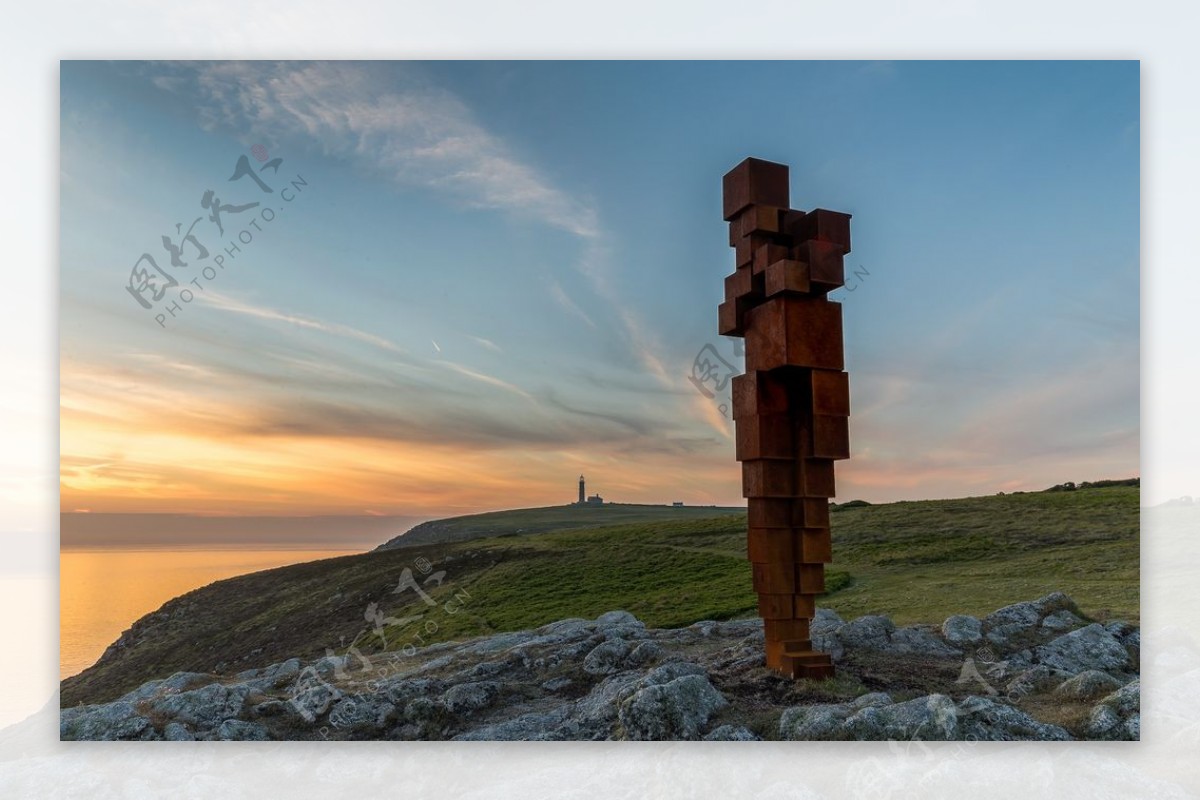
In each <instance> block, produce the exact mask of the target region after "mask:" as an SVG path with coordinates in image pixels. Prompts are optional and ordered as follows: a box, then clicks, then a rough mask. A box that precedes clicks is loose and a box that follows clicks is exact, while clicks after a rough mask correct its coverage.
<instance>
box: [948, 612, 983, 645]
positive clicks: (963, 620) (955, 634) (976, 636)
mask: <svg viewBox="0 0 1200 801" xmlns="http://www.w3.org/2000/svg"><path fill="white" fill-rule="evenodd" d="M942 636H943V637H945V638H946V641H947V642H949V643H952V644H954V645H974V644H975V643H977V642H979V641H980V640H982V639H983V623H981V622H980V620H979V618H977V617H972V616H971V615H951V616H950V617H948V618H946V620H945V622H943V623H942Z"/></svg>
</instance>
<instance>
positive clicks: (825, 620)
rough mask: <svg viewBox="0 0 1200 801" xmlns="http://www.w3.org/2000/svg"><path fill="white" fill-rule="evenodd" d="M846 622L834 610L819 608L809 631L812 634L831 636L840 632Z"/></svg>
mask: <svg viewBox="0 0 1200 801" xmlns="http://www.w3.org/2000/svg"><path fill="white" fill-rule="evenodd" d="M845 622H846V621H844V620H842V618H841V616H840V615H838V613H837V612H835V611H833V610H832V609H826V608H825V607H819V608H818V609H817V611H816V614H815V615H814V616H813V619H812V624H811V625H810V626H809V631H810V632H811V633H812V634H830V633H832V632H835V631H837V630H838V628H839V627H840V626H842V625H843V624H844V623H845Z"/></svg>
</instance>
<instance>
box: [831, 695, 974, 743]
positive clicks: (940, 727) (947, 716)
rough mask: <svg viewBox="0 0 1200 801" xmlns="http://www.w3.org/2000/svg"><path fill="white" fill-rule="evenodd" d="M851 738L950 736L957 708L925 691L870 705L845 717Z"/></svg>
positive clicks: (954, 729) (953, 733) (952, 736)
mask: <svg viewBox="0 0 1200 801" xmlns="http://www.w3.org/2000/svg"><path fill="white" fill-rule="evenodd" d="M843 728H844V731H845V734H846V736H847V737H848V738H849V739H852V740H953V739H955V738H956V735H957V733H958V709H957V707H956V706H955V704H954V701H952V700H951V699H950V698H948V697H946V696H944V695H938V694H935V695H927V696H923V697H921V698H914V699H912V700H911V701H904V702H903V703H899V704H892V705H890V706H872V707H868V708H867V709H863V710H862V711H860V712H856V713H855V714H854V715H852V716H851V717H850V718H848V719H847V720H846V723H845V725H844V727H843Z"/></svg>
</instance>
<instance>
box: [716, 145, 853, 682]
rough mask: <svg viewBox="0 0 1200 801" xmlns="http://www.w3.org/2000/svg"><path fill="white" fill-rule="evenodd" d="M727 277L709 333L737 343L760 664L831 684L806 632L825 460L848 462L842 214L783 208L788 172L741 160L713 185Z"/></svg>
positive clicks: (825, 546)
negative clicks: (726, 248) (724, 230)
mask: <svg viewBox="0 0 1200 801" xmlns="http://www.w3.org/2000/svg"><path fill="white" fill-rule="evenodd" d="M724 189H725V193H724V206H725V219H726V221H728V222H729V245H730V247H732V248H733V249H734V266H735V269H734V272H733V274H732V275H730V276H729V277H727V278H726V279H725V302H724V303H722V304H721V305H720V307H719V308H718V312H717V317H718V327H719V330H720V333H721V334H723V335H726V336H738V337H745V339H746V372H745V374H743V375H739V376H737V377H735V378H734V379H733V418H734V423H735V425H736V428H737V459H738V461H740V462H741V463H742V494H743V495H745V497H746V498H747V506H748V519H749V530H748V532H747V535H746V536H747V542H746V544H747V551H748V554H749V557H750V562H751V565H752V571H751V575H752V576H753V581H754V590H755V592H757V593H758V613H759V615H760V616H761V617H762V619H763V630H764V633H765V635H766V654H767V666H768V667H770V668H772V669H774V670H777V671H779V672H780V673H783V674H784V675H787V676H790V677H792V678H826V677H829V676H832V675H833V661H832V659H831V658H830V656H829V654H825V653H821V652H819V651H814V650H813V648H812V642H811V640H810V639H809V624H810V622H811V621H812V617H813V614H814V613H815V610H816V606H815V603H816V596H817V594H818V593H821V592H824V590H825V564H826V563H827V562H830V561H831V560H832V559H833V549H832V545H831V542H830V538H829V499H830V498H832V497H833V496H834V483H833V462H834V460H835V459H847V458H849V456H850V435H849V430H848V422H849V418H850V383H849V381H848V378H847V376H846V373H844V372H843V371H842V370H843V367H844V366H845V365H844V363H843V356H842V307H841V304H839V303H834V302H832V301H830V300H828V299H827V298H826V297H825V296H826V294H827V293H828V292H829V291H830V290H833V289H836V288H838V287H839V286H841V285H842V282H843V258H844V257H845V255H846V254H847V253H849V252H850V215H849V214H842V213H840V212H836V211H826V210H825V209H814V210H813V211H809V212H803V211H797V210H795V209H790V208H788V203H789V199H788V168H787V166H786V165H783V164H775V163H773V162H769V161H762V160H760V159H746V160H745V161H743V162H742V163H741V164H739V165H738V166H736V167H734V168H733V169H732V170H730V171H729V173H728V174H726V176H725V179H724Z"/></svg>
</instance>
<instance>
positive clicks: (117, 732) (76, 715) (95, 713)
mask: <svg viewBox="0 0 1200 801" xmlns="http://www.w3.org/2000/svg"><path fill="white" fill-rule="evenodd" d="M149 726H150V720H149V719H148V718H146V717H145V716H143V715H140V714H138V712H137V709H136V708H135V707H134V705H133V704H132V703H130V702H129V701H125V700H120V701H116V702H115V703H111V704H97V705H95V706H83V707H72V708H70V709H66V710H63V712H62V714H61V715H60V716H59V726H58V732H59V737H60V738H61V739H63V740H132V739H134V738H136V737H137V736H138V735H139V734H141V733H142V732H143V731H145V730H146V729H147V728H148V727H149Z"/></svg>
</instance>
